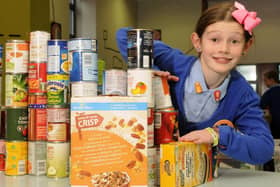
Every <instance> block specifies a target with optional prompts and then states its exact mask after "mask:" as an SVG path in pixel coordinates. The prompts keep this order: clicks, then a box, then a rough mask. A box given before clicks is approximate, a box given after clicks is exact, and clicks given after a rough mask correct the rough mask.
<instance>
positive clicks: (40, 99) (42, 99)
mask: <svg viewBox="0 0 280 187" xmlns="http://www.w3.org/2000/svg"><path fill="white" fill-rule="evenodd" d="M32 104H43V105H46V104H47V95H46V94H43V93H38V94H35V93H33V94H29V95H28V105H32Z"/></svg>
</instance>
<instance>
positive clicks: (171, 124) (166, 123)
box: [155, 110, 178, 145]
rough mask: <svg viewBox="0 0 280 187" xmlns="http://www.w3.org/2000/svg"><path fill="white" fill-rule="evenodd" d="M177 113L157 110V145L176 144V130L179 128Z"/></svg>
mask: <svg viewBox="0 0 280 187" xmlns="http://www.w3.org/2000/svg"><path fill="white" fill-rule="evenodd" d="M177 113H178V112H177V111H165V110H156V112H155V145H160V144H164V143H169V142H174V141H175V140H174V139H173V136H174V129H175V128H176V126H177Z"/></svg>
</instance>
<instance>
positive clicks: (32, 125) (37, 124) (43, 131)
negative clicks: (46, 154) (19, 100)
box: [28, 104, 47, 141]
mask: <svg viewBox="0 0 280 187" xmlns="http://www.w3.org/2000/svg"><path fill="white" fill-rule="evenodd" d="M46 139H47V109H46V105H43V104H32V105H29V106H28V140H29V141H45V140H46Z"/></svg>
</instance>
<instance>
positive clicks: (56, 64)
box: [47, 40, 69, 74]
mask: <svg viewBox="0 0 280 187" xmlns="http://www.w3.org/2000/svg"><path fill="white" fill-rule="evenodd" d="M47 72H48V74H52V73H55V74H65V73H69V61H68V47H67V40H49V41H48V71H47Z"/></svg>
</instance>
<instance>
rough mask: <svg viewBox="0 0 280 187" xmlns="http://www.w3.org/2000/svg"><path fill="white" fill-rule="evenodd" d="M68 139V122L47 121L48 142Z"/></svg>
mask: <svg viewBox="0 0 280 187" xmlns="http://www.w3.org/2000/svg"><path fill="white" fill-rule="evenodd" d="M69 139H70V125H69V123H48V130H47V141H48V142H67V141H69Z"/></svg>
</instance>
